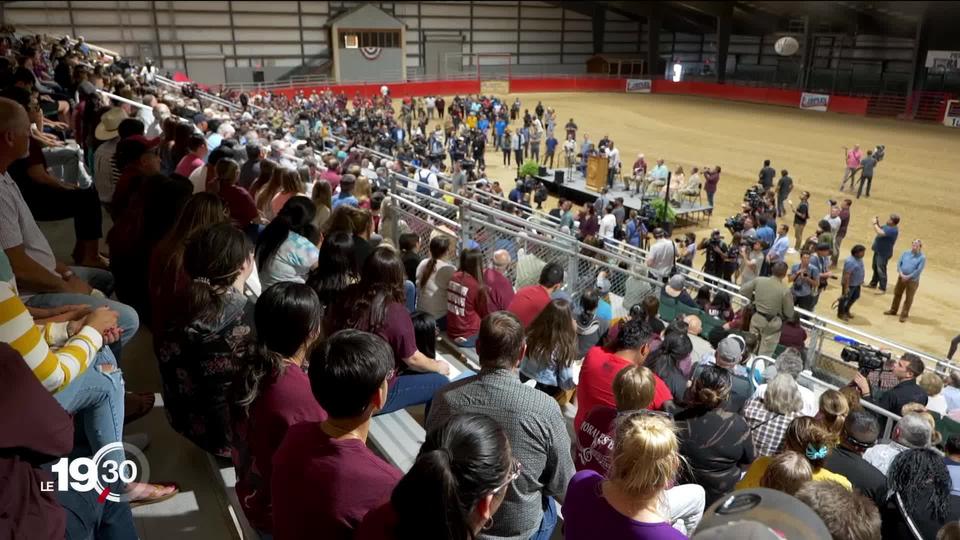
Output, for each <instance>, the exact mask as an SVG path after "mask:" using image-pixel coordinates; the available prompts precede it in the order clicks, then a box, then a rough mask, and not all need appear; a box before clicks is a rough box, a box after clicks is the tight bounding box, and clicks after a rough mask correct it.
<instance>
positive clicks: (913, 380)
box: [852, 349, 927, 414]
mask: <svg viewBox="0 0 960 540" xmlns="http://www.w3.org/2000/svg"><path fill="white" fill-rule="evenodd" d="M858 352H859V353H860V354H861V355H862V354H863V349H859V350H858ZM923 370H924V365H923V361H922V360H920V357H918V356H917V355H915V354H912V353H903V356H901V357H900V359H899V360H897V363H896V364H894V366H893V376H894V377H896V378H897V381H899V382H898V383H897V385H896V386H894V387H893V388H891V389H889V390H887V391H885V392H878V393H879V395H875V393H874V390H875V389H873V388H872V387H871V386H870V383H869V382H868V381H867V378H866V376H864V375H863V374H862V373H857V374H856V376H854V377H853V381H852V382H853V383H854V384H855V385H856V386H857V388H858V389H859V390H860V395H861V396H863V397H865V398H868V399H870V401H872V402H873V403H876V404H877V405H878V406H880V407H883V408H884V409H886V410H888V411H890V412H892V413H893V414H901V411H900V410H901V409H902V408H903V406H904V405H906V404H907V403H919V404H921V405H926V404H927V393H926V392H924V391H923V389H922V388H920V386H919V385H917V377H919V376H920V374H921V373H923Z"/></svg>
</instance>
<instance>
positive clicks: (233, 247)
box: [179, 223, 250, 323]
mask: <svg viewBox="0 0 960 540" xmlns="http://www.w3.org/2000/svg"><path fill="white" fill-rule="evenodd" d="M249 253H250V242H249V241H248V240H247V237H246V235H244V234H243V232H241V231H240V230H239V229H237V228H235V227H233V226H232V225H230V224H229V223H221V224H218V225H213V226H211V227H209V228H207V229H203V230H201V231H199V232H198V233H197V234H196V235H195V236H194V238H192V239H191V240H190V241H189V242H188V243H187V246H186V248H185V249H184V254H183V269H184V271H185V272H186V273H187V275H188V276H189V277H190V279H191V282H190V286H189V287H188V288H187V291H186V296H185V298H184V299H183V300H184V303H185V308H184V310H183V312H182V313H181V320H180V321H179V322H181V323H190V322H193V321H203V322H210V321H214V320H216V319H217V318H218V317H219V316H220V314H221V312H222V311H223V306H224V293H225V292H226V291H227V290H229V289H230V287H231V286H233V283H234V281H236V279H237V277H238V276H239V275H240V273H241V272H242V270H243V263H244V262H245V261H246V259H247V256H248V255H249Z"/></svg>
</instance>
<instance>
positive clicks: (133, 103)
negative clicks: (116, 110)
mask: <svg viewBox="0 0 960 540" xmlns="http://www.w3.org/2000/svg"><path fill="white" fill-rule="evenodd" d="M97 93H98V94H100V95H102V96H107V97H108V98H110V99H112V100H115V101H119V102H120V103H126V104H127V105H131V106H133V107H136V108H138V109H146V110H148V111H152V110H153V107H150V106H149V105H144V104H143V103H137V102H136V101H132V100H129V99H127V98H125V97H120V96H118V95H116V94H111V93H110V92H107V91H105V90H101V89H99V88H98V89H97Z"/></svg>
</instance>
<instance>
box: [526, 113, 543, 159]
mask: <svg viewBox="0 0 960 540" xmlns="http://www.w3.org/2000/svg"><path fill="white" fill-rule="evenodd" d="M529 131H530V151H529V153H528V155H529V156H530V159H532V160H534V161H536V162H537V163H540V141H541V140H543V128H542V127H540V125H539V123H535V124H534V125H533V126H531V127H530V130H529Z"/></svg>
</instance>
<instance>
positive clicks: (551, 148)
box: [543, 133, 557, 169]
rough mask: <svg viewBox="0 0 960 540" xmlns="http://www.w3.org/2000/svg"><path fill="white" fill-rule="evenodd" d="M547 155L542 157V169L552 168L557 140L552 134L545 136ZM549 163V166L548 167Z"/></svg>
mask: <svg viewBox="0 0 960 540" xmlns="http://www.w3.org/2000/svg"><path fill="white" fill-rule="evenodd" d="M546 144H547V153H546V154H545V155H544V156H543V165H544V167H550V168H551V169H552V168H553V156H554V155H555V154H556V152H557V138H556V137H554V136H553V133H551V134H549V135H548V136H547V143H546ZM548 163H549V165H548Z"/></svg>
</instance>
